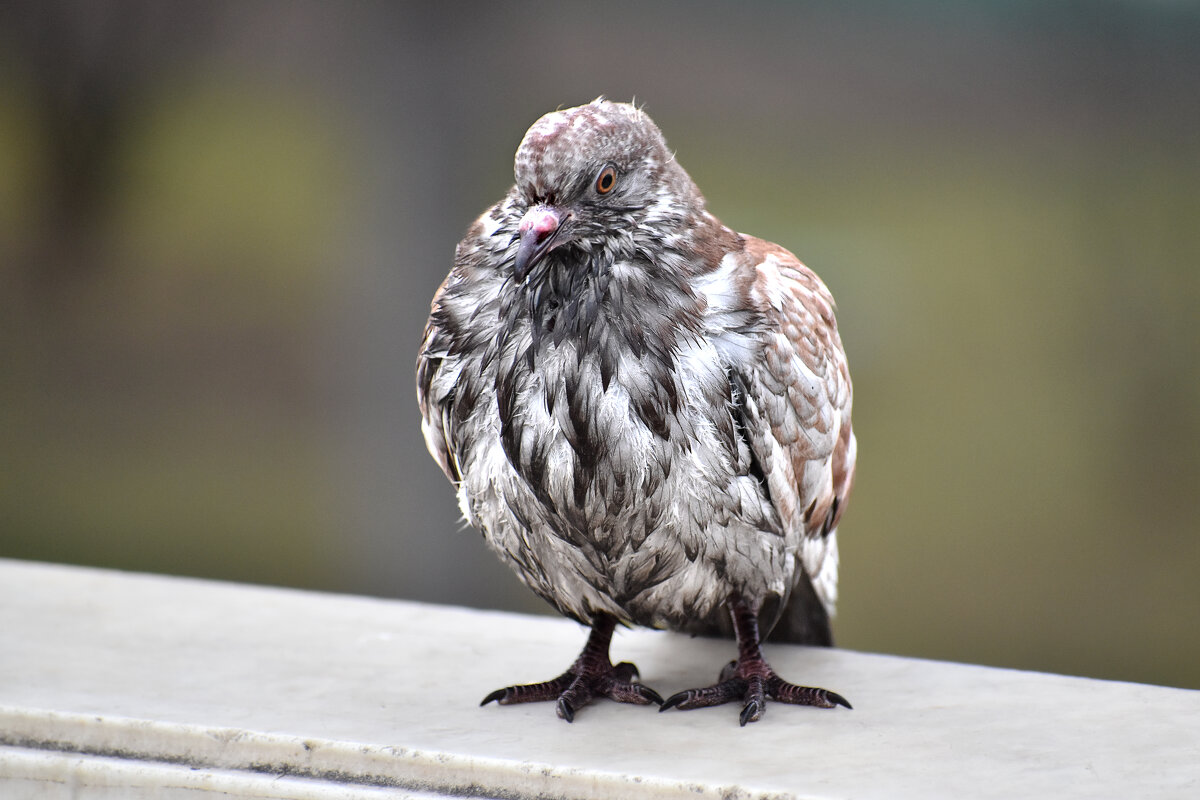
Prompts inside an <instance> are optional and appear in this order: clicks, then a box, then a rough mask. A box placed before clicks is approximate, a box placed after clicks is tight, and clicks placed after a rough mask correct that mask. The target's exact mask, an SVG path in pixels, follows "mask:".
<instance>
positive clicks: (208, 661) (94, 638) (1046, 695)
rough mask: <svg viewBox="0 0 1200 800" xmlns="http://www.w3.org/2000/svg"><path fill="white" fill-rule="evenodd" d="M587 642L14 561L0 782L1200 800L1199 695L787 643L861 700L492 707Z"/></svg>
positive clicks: (786, 666)
mask: <svg viewBox="0 0 1200 800" xmlns="http://www.w3.org/2000/svg"><path fill="white" fill-rule="evenodd" d="M583 640H584V631H583V629H581V628H580V627H579V626H577V625H575V624H573V623H570V622H566V621H562V620H556V619H546V618H537V617H527V616H519V615H512V614H501V613H491V612H478V611H470V610H464V609H455V608H445V607H436V606H427V605H420V604H415V603H405V602H397V601H383V600H375V599H370V598H361V597H347V596H338V595H323V594H315V593H307V592H298V591H287V590H279V589H271V588H262V587H252V586H241V585H232V584H221V583H213V582H205V581H196V580H186V579H178V578H166V577H160V576H149V575H131V574H124V573H117V572H108V571H101V570H92V569H81V568H75V567H64V566H51V565H43V564H31V563H23V562H14V561H3V560H0V744H2V745H6V746H4V747H0V796H3V797H24V796H29V797H58V796H62V797H68V796H69V797H82V798H108V797H137V798H141V797H156V798H157V797H168V798H176V797H180V798H182V797H195V796H213V795H219V796H229V797H251V796H252V797H314V798H318V797H319V798H326V797H328V798H334V797H338V798H340V797H359V796H362V797H373V796H391V797H411V798H425V797H428V796H430V794H437V793H442V794H451V795H453V794H455V793H468V794H473V796H484V797H488V796H503V797H526V796H530V797H532V796H546V797H554V796H563V797H588V798H641V797H656V798H657V797H685V796H686V797H714V798H716V797H721V798H751V797H797V798H850V797H853V798H875V797H888V798H895V797H917V796H919V797H1004V798H1011V797H1031V796H1036V797H1056V798H1057V797H1063V798H1068V797H1088V798H1095V797H1121V798H1127V797H1139V798H1145V797H1180V798H1195V797H1200V692H1194V691H1186V690H1181V689H1168V688H1161V687H1152V686H1141V685H1135V684H1123V683H1111V682H1103V681H1092V680H1085V679H1079V678H1069V677H1062V676H1055V675H1044V674H1038V673H1027V672H1015V671H1011V670H1000V669H990V668H985V667H974V666H964V665H958V664H947V663H939V662H932V661H919V660H913V659H904V658H896V657H890V656H881V655H872V654H866V653H855V652H848V651H844V650H823V649H809V648H798V647H785V646H769V647H768V650H767V655H768V658H769V659H770V660H771V661H772V663H773V664H774V666H775V667H776V668H777V669H778V670H779V671H780V672H781V673H782V674H783V675H785V676H787V677H789V678H791V679H793V680H797V681H802V682H806V683H811V684H814V685H818V686H825V687H828V688H830V689H834V690H835V691H838V692H840V693H842V694H844V695H845V696H846V697H847V698H849V699H850V701H851V702H852V703H853V704H854V710H853V711H847V710H845V709H836V710H832V711H826V710H819V709H811V708H795V707H787V706H783V705H780V704H771V705H770V706H769V707H768V709H767V714H766V716H765V717H764V719H763V720H762V721H761V722H759V723H756V724H752V725H749V726H747V727H745V728H739V727H738V724H737V708H736V707H734V706H725V707H721V708H717V709H701V710H697V711H690V712H678V711H671V712H667V713H664V714H659V713H657V712H656V711H655V710H654V709H653V708H652V707H633V706H620V705H617V704H615V703H611V702H601V703H599V704H597V705H593V706H589V707H587V708H585V709H583V710H582V711H580V712H579V714H578V715H577V717H576V720H575V723H574V724H571V725H568V724H566V723H564V722H562V721H560V720H559V719H558V718H557V717H555V715H554V709H553V707H552V706H551V705H549V704H532V705H526V706H509V707H503V708H502V707H499V706H496V705H494V704H493V705H489V706H487V707H484V708H480V707H479V706H478V703H479V700H480V699H481V698H482V697H483V696H484V695H486V694H487V693H488V692H489V691H491V690H492V689H495V688H498V687H500V686H502V685H505V684H507V683H512V682H519V681H535V680H543V679H546V678H549V677H552V676H553V675H555V674H557V673H558V672H559V671H561V670H562V669H563V668H564V667H565V666H567V665H568V664H569V663H570V662H571V660H572V659H573V658H574V657H575V655H576V653H577V651H578V650H579V648H580V647H581V646H582V643H583ZM613 655H614V657H615V658H616V659H619V660H632V661H634V662H636V663H637V664H638V666H639V667H640V668H641V671H642V676H643V678H644V680H645V681H646V682H647V683H649V684H650V685H651V686H653V687H654V688H656V689H657V690H658V691H659V692H660V693H662V694H663V695H664V696H666V695H667V694H670V693H672V692H674V691H676V690H678V689H681V688H685V687H687V686H694V685H701V684H707V683H709V682H711V681H712V679H713V678H714V677H715V675H716V673H717V671H718V670H719V669H720V666H721V665H722V664H723V663H725V662H726V661H727V660H729V659H730V658H731V657H732V655H733V645H732V643H731V642H720V641H711V640H702V639H688V638H686V637H683V636H677V635H673V634H666V633H658V632H651V631H618V633H617V635H616V637H615V639H614V643H613ZM280 776H283V777H280ZM189 780H190V781H191V783H189V782H188V781H189ZM39 782H42V785H43V788H46V789H47V793H43V794H37V793H29V792H30V790H31V789H32V788H33V787H36V786H38V785H39ZM114 787H115V788H114ZM51 790H53V791H51ZM54 791H58V792H60V794H54V793H53V792H54ZM22 792H24V794H22ZM63 792H65V793H63Z"/></svg>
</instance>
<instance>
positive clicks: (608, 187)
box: [596, 167, 617, 194]
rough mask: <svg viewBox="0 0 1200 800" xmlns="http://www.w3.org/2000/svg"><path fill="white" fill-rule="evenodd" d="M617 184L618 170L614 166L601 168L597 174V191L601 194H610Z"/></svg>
mask: <svg viewBox="0 0 1200 800" xmlns="http://www.w3.org/2000/svg"><path fill="white" fill-rule="evenodd" d="M616 185H617V171H616V170H615V169H613V168H612V167H605V168H604V169H602V170H600V174H599V175H597V176H596V191H597V192H599V193H600V194H608V193H609V192H611V191H612V188H613V187H614V186H616Z"/></svg>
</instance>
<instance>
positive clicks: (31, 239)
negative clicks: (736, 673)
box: [0, 0, 1200, 688]
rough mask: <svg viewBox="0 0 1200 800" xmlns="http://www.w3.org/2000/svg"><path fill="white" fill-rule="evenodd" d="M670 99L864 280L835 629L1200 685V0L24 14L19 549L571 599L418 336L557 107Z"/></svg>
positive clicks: (306, 578)
mask: <svg viewBox="0 0 1200 800" xmlns="http://www.w3.org/2000/svg"><path fill="white" fill-rule="evenodd" d="M600 94H604V95H606V96H608V97H610V98H614V99H629V98H634V97H635V98H636V99H637V101H638V102H639V103H642V104H644V105H645V108H646V109H647V110H648V111H649V112H650V114H651V115H652V116H653V117H654V118H655V119H656V120H657V121H658V123H659V124H660V126H661V127H662V129H663V130H664V131H665V133H666V136H667V138H668V141H669V142H670V143H671V145H672V146H673V147H674V148H675V149H676V151H677V153H678V157H679V159H680V161H681V163H683V164H684V165H685V166H686V167H687V168H688V169H689V171H690V172H691V173H692V175H693V177H694V178H695V179H696V181H697V183H698V184H699V185H700V186H701V187H702V189H703V190H704V191H705V193H706V194H707V196H708V198H709V203H710V208H712V209H713V210H714V211H715V212H716V213H717V214H718V216H720V217H722V218H723V219H724V220H725V221H726V222H727V223H729V224H730V225H732V226H733V227H735V228H737V229H739V230H744V231H748V232H752V233H755V234H757V235H760V236H763V237H765V238H767V239H771V240H774V241H778V242H780V243H782V244H784V245H785V246H787V247H788V248H790V249H792V250H793V251H795V252H796V253H797V254H798V255H800V257H801V258H802V259H804V260H805V261H806V262H807V263H808V264H809V265H810V266H812V267H814V268H815V269H817V270H818V271H819V272H820V274H821V275H822V276H823V277H824V278H825V280H826V282H827V283H828V284H829V285H830V287H831V288H832V290H833V292H834V294H835V295H836V296H837V298H838V301H839V309H840V310H839V319H840V323H841V327H842V333H843V338H844V341H845V344H846V347H847V350H848V351H849V355H850V359H851V366H852V369H853V375H854V381H855V413H854V421H855V427H856V429H857V431H858V436H859V442H860V451H859V452H860V462H859V479H858V484H857V487H856V493H855V495H854V497H853V500H852V502H851V504H850V506H849V510H848V512H847V515H846V517H845V520H844V523H843V526H842V530H841V541H842V582H841V585H842V601H841V606H840V615H839V618H838V620H837V633H838V637H839V642H840V644H842V645H843V646H846V647H850V648H855V649H863V650H872V651H882V652H889V653H902V654H911V655H916V656H922V657H930V658H941V659H953V660H960V661H968V662H979V663H986V664H994V665H1003V666H1012V667H1021V668H1030V669H1039V670H1049V671H1059V672H1066V673H1075V674H1080V675H1088V676H1096V677H1103V678H1117V679H1125V680H1135V681H1147V682H1154V683H1164V684H1171V685H1178V686H1188V687H1193V688H1200V633H1198V631H1200V536H1198V535H1197V533H1198V530H1197V528H1198V526H1200V323H1198V313H1197V306H1198V305H1200V6H1198V5H1197V4H1196V3H1190V2H1183V1H1182V0H1180V1H1177V2H1170V1H1169V0H1160V1H1159V2H1149V1H1139V0H1127V1H1125V2H1116V1H1115V0H1114V1H1110V2H1105V1H1104V0H1098V1H1096V2H1076V3H1069V2H1054V1H1049V2H1044V1H1041V0H1036V1H1035V0H1028V1H1026V2H1021V1H1019V0H1018V1H1017V2H982V1H981V0H965V1H964V2H958V3H942V2H914V3H898V2H817V3H783V2H745V3H739V4H718V3H710V2H665V3H653V4H650V3H641V2H626V1H625V0H614V1H611V2H605V3H595V4H582V3H581V4H578V5H576V4H571V3H562V2H546V3H532V4H524V5H520V6H513V5H509V4H501V3H491V2H489V3H459V4H454V3H429V4H404V3H369V2H363V3H353V4H349V3H315V2H255V1H254V0H250V1H248V2H208V3H163V2H159V1H158V0H145V1H144V2H98V1H96V0H79V1H78V2H63V1H62V0H46V1H45V2H17V3H6V4H4V5H3V6H0V556H6V557H14V558H24V559H42V560H49V561H58V562H70V563H80V564H94V565H102V566H107V567H117V568H122V569H131V570H152V571H156V572H165V573H176V574H183V575H198V576H208V577H215V578H222V579H232V580H239V581H254V582H261V583H270V584H281V585H288V586H299V587H311V588H316V589H323V590H336V591H345V592H357V593H367V594H374V595H382V596H390V597H404V598H418V599H423V600H431V601H437V602H447V603H459V604H467V605H474V606H481V607H500V608H509V609H520V610H526V611H533V612H538V613H542V612H543V611H544V609H543V608H542V606H541V604H540V601H538V600H536V599H535V598H534V597H533V596H532V595H530V594H528V593H527V592H526V591H525V590H524V589H523V588H522V587H521V586H519V584H518V583H517V581H516V580H515V578H513V577H512V576H510V575H509V574H508V573H507V571H506V570H505V569H503V568H502V567H501V566H500V565H499V564H498V563H497V562H496V561H495V560H494V558H493V557H492V556H491V554H490V553H489V552H488V551H487V550H486V549H485V547H484V545H483V544H482V542H481V541H480V540H479V537H478V535H477V534H475V533H473V532H471V531H469V530H465V529H463V528H462V526H461V525H460V524H459V522H458V520H457V510H456V508H455V505H454V500H453V496H452V491H451V489H450V487H449V485H448V484H446V482H445V480H444V478H443V477H442V475H441V474H440V473H439V472H438V470H437V469H436V467H435V466H434V464H433V462H432V460H431V459H430V458H429V457H428V456H427V454H426V453H425V450H424V445H423V443H422V441H421V438H420V434H419V430H418V414H417V410H416V405H415V401H414V390H413V377H412V373H413V360H414V356H415V352H416V348H417V343H418V341H419V337H420V333H421V328H422V326H423V324H424V320H425V316H426V314H427V312H428V303H429V299H430V297H431V296H432V294H433V291H434V289H435V288H436V286H437V285H438V283H439V282H440V280H441V278H442V277H443V276H444V274H445V272H446V271H447V269H448V268H449V265H450V260H451V255H452V252H453V248H454V245H455V243H456V242H457V240H458V238H459V237H460V236H461V234H462V232H463V231H465V229H466V227H467V226H468V224H469V223H470V222H471V220H472V219H473V218H474V217H475V215H476V214H478V213H479V212H480V211H481V210H482V209H483V208H484V207H485V206H487V205H489V204H490V203H492V202H493V201H494V200H496V199H497V198H499V197H500V195H501V194H502V193H503V192H504V191H505V190H506V189H507V187H508V185H509V183H510V182H511V164H512V154H513V151H514V150H515V148H516V145H517V143H518V142H519V141H520V138H521V136H522V134H523V133H524V131H525V129H526V128H527V127H528V125H529V124H530V123H531V122H532V121H533V120H534V119H536V118H537V117H538V116H540V115H541V114H542V113H544V112H546V111H549V110H552V109H554V108H556V107H559V106H567V105H575V104H578V103H582V102H587V101H589V100H591V99H592V98H594V97H596V96H597V95H600Z"/></svg>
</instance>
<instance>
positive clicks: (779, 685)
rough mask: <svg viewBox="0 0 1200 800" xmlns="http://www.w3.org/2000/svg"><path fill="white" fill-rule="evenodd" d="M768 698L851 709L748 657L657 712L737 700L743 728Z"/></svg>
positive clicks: (825, 692) (834, 696)
mask: <svg viewBox="0 0 1200 800" xmlns="http://www.w3.org/2000/svg"><path fill="white" fill-rule="evenodd" d="M768 698H770V699H771V700H778V701H779V702H781V703H791V704H792V705H798V706H817V707H818V708H833V707H835V706H845V707H846V708H850V707H851V706H850V703H849V702H847V701H846V698H844V697H842V696H841V695H840V694H838V693H837V692H831V691H829V690H828V689H817V688H815V687H812V686H797V685H796V684H794V683H788V682H787V681H785V680H784V679H783V678H780V677H779V676H778V675H777V674H776V673H775V670H773V669H771V666H770V665H769V664H767V662H766V661H764V660H763V659H762V658H750V659H745V660H742V659H739V660H738V661H730V662H729V663H728V664H726V665H725V668H724V669H723V670H721V677H720V678H719V680H718V682H717V683H715V684H713V685H712V686H706V687H704V688H702V689H686V690H684V691H682V692H678V693H676V694H673V695H671V696H670V697H668V698H667V699H666V701H665V702H663V704H662V705H661V706H660V707H659V709H658V710H659V711H666V710H667V709H668V708H678V709H679V710H681V711H687V710H689V709H692V708H706V707H708V706H719V705H722V704H724V703H730V702H733V701H734V700H739V701H741V702H742V713H741V716H740V717H739V719H740V720H741V724H742V725H743V726H744V725H745V724H746V723H747V722H757V721H758V720H760V719H762V715H763V713H764V712H765V711H766V710H767V699H768Z"/></svg>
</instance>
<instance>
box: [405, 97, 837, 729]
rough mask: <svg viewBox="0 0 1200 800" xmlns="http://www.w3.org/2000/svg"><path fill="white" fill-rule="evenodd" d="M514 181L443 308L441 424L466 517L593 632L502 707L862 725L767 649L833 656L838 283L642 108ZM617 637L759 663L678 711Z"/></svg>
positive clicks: (529, 166) (600, 116) (547, 148)
mask: <svg viewBox="0 0 1200 800" xmlns="http://www.w3.org/2000/svg"><path fill="white" fill-rule="evenodd" d="M514 177H515V182H514V184H513V186H512V187H511V188H510V189H509V191H508V192H507V193H506V194H505V195H504V197H503V198H502V199H501V200H500V201H499V202H497V203H495V204H494V205H492V206H491V207H490V208H488V209H487V210H486V211H484V212H483V214H482V215H481V216H480V217H479V218H478V219H477V220H475V222H474V223H473V224H472V225H471V226H470V228H469V229H468V231H467V233H466V235H465V237H464V238H463V239H462V241H461V242H460V243H459V244H458V246H457V248H456V249H455V254H454V262H453V268H452V269H451V270H450V273H449V274H448V275H447V277H446V279H445V281H444V282H443V283H442V284H441V286H440V287H439V288H438V290H437V292H436V294H435V296H434V298H433V301H432V304H431V309H430V316H429V320H428V323H427V325H426V327H425V331H424V337H423V340H422V342H421V345H420V349H419V353H418V357H417V369H416V379H417V398H418V405H419V407H420V411H421V416H422V425H421V427H422V432H423V435H424V438H425V442H426V444H427V446H428V449H429V451H430V453H431V454H432V456H433V458H434V459H435V460H436V461H437V463H438V465H439V466H440V467H441V469H442V471H443V472H444V473H445V475H446V477H447V478H448V479H449V480H450V481H451V483H452V484H453V486H454V487H455V489H456V493H457V500H458V505H459V508H460V510H461V512H462V515H463V517H464V519H465V520H466V522H467V523H469V525H470V526H473V527H474V528H476V529H478V530H479V531H480V532H481V533H482V536H483V538H484V540H485V541H486V542H487V544H488V545H489V546H490V548H491V549H492V550H493V551H495V553H496V554H497V555H498V556H499V558H500V559H501V560H502V561H503V562H504V563H506V564H507V565H508V566H509V567H511V568H512V570H513V571H515V573H516V574H517V576H518V577H519V578H520V580H521V581H522V582H523V583H524V584H525V585H526V586H528V587H529V588H530V589H531V590H532V591H533V592H534V593H536V594H537V595H539V596H540V597H541V598H543V599H544V600H545V601H547V602H548V603H549V604H550V605H551V606H553V607H554V608H555V609H557V611H559V612H560V613H561V614H563V615H565V616H567V617H569V618H571V619H574V620H576V621H578V622H579V623H582V624H583V625H585V626H588V627H589V628H590V632H589V634H588V638H587V641H586V644H585V646H584V648H583V650H582V652H581V653H580V655H579V657H578V658H577V659H576V660H575V661H574V662H573V663H572V664H571V666H570V667H569V668H568V669H567V670H566V671H565V672H563V673H562V674H560V675H559V676H558V677H556V678H554V679H552V680H548V681H544V682H541V683H532V684H517V685H513V686H507V687H504V688H502V689H498V690H496V691H494V692H492V693H491V694H489V695H488V696H487V697H485V698H484V700H483V703H482V704H481V705H486V704H487V703H489V702H492V701H497V702H498V703H499V704H501V705H507V704H512V703H524V702H535V701H550V702H554V703H555V707H556V712H557V715H558V716H559V717H560V718H562V719H564V720H566V721H568V722H570V721H572V720H573V719H574V718H575V714H576V712H577V711H578V710H579V709H581V708H582V707H584V706H586V705H587V704H588V703H590V702H591V701H593V700H594V699H597V698H605V697H606V698H610V699H612V700H615V701H618V702H622V703H631V704H639V705H658V706H659V709H660V710H661V711H666V710H668V709H672V708H674V709H682V710H690V709H695V708H701V707H707V706H717V705H722V704H725V703H739V704H741V707H742V710H741V713H740V716H739V720H740V723H741V725H743V726H744V725H746V724H747V723H748V722H755V721H757V720H759V719H760V718H761V717H762V716H763V714H764V712H765V710H766V706H767V701H768V700H773V701H777V702H781V703H788V704H795V705H809V706H816V707H821V708H833V707H835V706H845V707H846V708H850V703H849V702H848V701H847V700H846V699H845V698H844V697H842V696H841V695H840V694H838V693H836V692H833V691H829V690H826V689H822V688H817V687H809V686H801V685H797V684H793V683H790V682H788V681H786V680H784V679H783V678H782V677H780V676H779V675H778V674H777V673H776V672H775V671H774V669H773V668H772V667H771V666H770V664H769V663H768V662H767V660H766V658H765V656H764V654H763V651H762V642H763V639H764V636H765V635H767V634H768V633H772V640H773V641H775V640H779V641H790V642H800V643H807V644H813V645H826V646H828V645H831V644H832V633H831V627H830V617H831V615H832V614H833V611H834V606H835V602H836V596H837V568H838V549H837V528H838V523H839V521H840V520H841V517H842V514H843V512H844V511H845V509H846V504H847V499H848V496H849V494H850V490H851V486H852V484H853V481H854V471H855V461H856V454H857V442H856V439H855V436H854V433H853V430H852V428H851V421H850V412H851V400H852V387H851V381H850V373H849V368H848V366H847V361H846V355H845V350H844V348H843V346H842V342H841V338H840V334H839V332H838V328H837V322H836V318H835V305H834V301H833V297H832V295H831V294H830V292H829V290H828V289H827V288H826V286H825V284H824V283H823V282H822V281H821V279H820V278H818V277H817V275H816V274H815V273H814V272H813V271H812V270H810V269H809V268H808V267H806V266H805V265H804V264H802V263H801V262H800V261H799V260H798V259H797V258H796V256H794V255H793V254H792V253H791V252H789V251H788V250H786V249H784V248H783V247H781V246H779V245H776V244H773V243H771V242H767V241H764V240H762V239H759V238H756V237H754V236H750V235H746V234H741V233H737V232H735V231H734V230H732V229H731V228H729V227H727V226H726V225H724V224H723V223H722V222H721V221H720V220H719V219H717V217H715V216H714V215H713V214H712V213H710V212H709V211H708V209H707V204H706V201H705V198H704V196H703V195H702V194H701V192H700V190H699V189H698V188H697V186H696V185H695V183H694V182H693V181H692V179H691V177H690V176H689V175H688V173H687V172H686V171H685V170H684V169H683V167H682V166H681V165H680V164H679V162H678V161H677V160H676V158H675V154H674V153H673V151H671V150H670V149H668V146H667V143H666V140H665V138H664V137H663V134H662V132H661V131H660V130H659V128H658V126H657V125H656V124H655V123H654V121H653V120H652V119H651V118H650V116H649V115H648V114H647V113H646V112H645V111H644V110H643V108H641V107H638V106H636V105H634V104H630V103H619V102H612V101H609V100H606V99H605V98H603V97H601V98H598V99H596V100H595V101H593V102H591V103H588V104H585V105H581V106H577V107H574V108H567V109H560V110H556V111H553V112H550V113H548V114H545V115H544V116H542V117H541V118H539V119H538V120H537V121H536V122H534V123H533V125H532V126H531V127H530V128H529V130H528V131H527V132H526V134H525V136H524V138H523V139H522V140H521V143H520V145H519V147H518V148H517V151H516V156H515V159H514ZM618 625H620V626H644V627H649V628H656V629H667V630H673V631H679V632H684V633H688V634H693V635H697V634H699V635H708V636H724V637H734V638H736V640H737V658H736V659H734V660H733V661H731V662H730V663H729V664H727V665H725V667H724V668H723V669H722V670H721V672H720V674H719V676H718V679H717V681H716V682H715V683H713V684H712V685H709V686H703V687H698V688H693V689H686V690H683V691H680V692H677V693H675V694H673V695H671V696H670V697H668V698H667V699H665V700H664V699H663V698H662V696H661V695H659V694H658V693H657V692H656V691H655V690H654V689H652V688H650V687H649V686H648V685H646V684H643V683H642V682H641V680H640V674H639V672H638V669H637V667H636V666H635V665H634V664H632V663H629V662H621V663H618V664H613V663H612V661H611V656H610V645H611V640H612V636H613V632H614V630H615V629H616V627H617V626H618Z"/></svg>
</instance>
